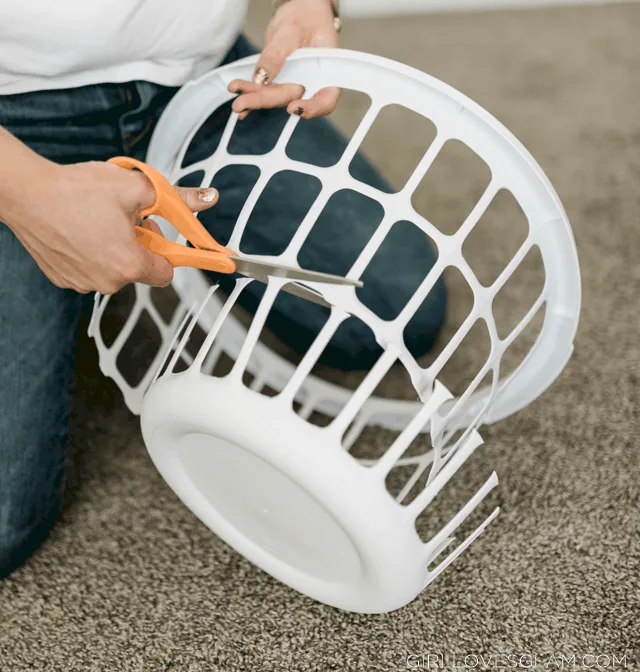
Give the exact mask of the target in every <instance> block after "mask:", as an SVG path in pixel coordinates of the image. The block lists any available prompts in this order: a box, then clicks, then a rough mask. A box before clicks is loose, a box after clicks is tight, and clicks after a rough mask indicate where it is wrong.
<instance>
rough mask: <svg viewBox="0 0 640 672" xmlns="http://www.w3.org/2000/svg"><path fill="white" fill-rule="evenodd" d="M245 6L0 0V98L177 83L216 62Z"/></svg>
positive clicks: (215, 1) (230, 2)
mask: <svg viewBox="0 0 640 672" xmlns="http://www.w3.org/2000/svg"><path fill="white" fill-rule="evenodd" d="M246 10H247V0H0V95H4V94H11V93H24V92H27V91H39V90H43V89H64V88H71V87H76V86H83V85H85V84H96V83H106V82H127V81H132V80H146V81H151V82H155V83H157V84H162V85H165V86H179V85H180V84H184V82H186V81H188V80H189V79H192V78H194V77H197V76H199V75H201V74H202V73H204V72H206V71H208V70H211V69H212V68H215V67H216V66H217V65H218V64H219V63H220V61H221V60H222V59H223V57H224V55H225V54H226V52H227V51H228V50H229V48H230V47H231V46H232V44H233V43H234V41H235V40H236V38H237V37H238V35H239V34H240V32H241V31H242V24H243V22H244V18H245V14H246Z"/></svg>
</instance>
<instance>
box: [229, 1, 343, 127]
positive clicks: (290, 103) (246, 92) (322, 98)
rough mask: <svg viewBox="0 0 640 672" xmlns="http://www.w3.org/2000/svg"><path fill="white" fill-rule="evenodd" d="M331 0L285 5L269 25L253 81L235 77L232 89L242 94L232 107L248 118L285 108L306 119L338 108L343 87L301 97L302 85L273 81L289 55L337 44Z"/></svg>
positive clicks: (296, 2)
mask: <svg viewBox="0 0 640 672" xmlns="http://www.w3.org/2000/svg"><path fill="white" fill-rule="evenodd" d="M337 46H338V34H337V31H336V28H335V26H334V23H333V10H332V6H331V0H289V1H288V2H285V3H284V4H283V5H281V6H280V7H279V9H278V11H277V12H276V13H275V14H274V16H273V18H272V19H271V22H270V23H269V26H268V27H267V33H266V40H265V46H264V49H263V50H262V53H261V54H260V58H259V60H258V64H257V65H256V69H255V72H254V76H253V81H252V82H249V81H246V80H242V79H234V80H233V81H232V82H230V84H229V91H231V92H232V93H238V94H239V95H238V97H237V98H236V99H235V100H234V101H233V104H232V109H233V111H234V112H238V113H240V117H239V118H240V119H244V118H245V117H246V116H247V115H248V114H249V111H250V110H257V109H260V108H271V107H285V106H286V108H287V112H289V114H298V115H299V116H301V117H304V118H305V119H311V118H313V117H319V116H322V115H325V114H329V113H330V112H332V111H333V110H334V109H335V106H336V104H337V102H338V98H339V97H340V89H337V88H334V87H332V88H327V89H321V90H320V91H318V92H317V93H316V94H315V95H314V96H313V97H312V98H309V99H307V100H301V99H302V96H303V95H304V87H302V86H301V85H299V84H273V83H272V82H273V80H274V79H275V77H276V75H277V74H278V73H279V72H280V70H281V69H282V66H283V65H284V62H285V61H286V60H287V58H288V57H289V55H290V54H291V53H293V52H294V51H295V50H296V49H299V48H301V47H337Z"/></svg>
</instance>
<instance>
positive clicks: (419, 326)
mask: <svg viewBox="0 0 640 672" xmlns="http://www.w3.org/2000/svg"><path fill="white" fill-rule="evenodd" d="M253 52H254V50H253V49H252V47H251V46H250V45H249V43H248V42H247V41H246V40H245V39H244V38H240V39H239V40H238V41H237V43H236V44H235V45H234V47H233V48H232V50H231V51H230V52H229V54H228V55H227V58H226V61H227V62H231V61H234V60H237V59H238V58H242V57H244V56H247V55H249V54H251V53H253ZM175 91H176V89H173V88H167V87H161V86H157V85H155V84H151V83H149V82H130V83H126V84H122V85H119V84H101V85H95V86H86V87H81V88H78V89H71V90H60V91H45V92H36V93H28V94H20V95H14V96H2V97H0V125H2V126H4V127H5V128H7V130H9V131H10V132H12V133H13V134H14V135H16V136H17V137H18V138H20V139H21V140H22V141H23V142H25V143H26V144H27V145H29V146H30V147H31V148H32V149H34V150H35V151H36V152H38V153H39V154H41V155H43V156H46V157H47V158H49V159H52V160H54V161H56V162H58V163H75V162H82V161H90V160H92V161H96V160H97V161H104V160H106V159H108V158H110V157H112V156H116V155H123V154H124V155H131V156H135V157H137V158H141V159H143V158H144V156H145V153H146V149H147V144H148V141H149V138H150V135H151V131H152V130H153V128H154V125H155V123H156V120H157V119H158V117H159V115H160V114H161V112H162V110H163V109H164V107H165V106H166V104H167V102H168V101H169V100H170V99H171V97H172V96H173V95H174V94H175ZM229 109H230V106H229V105H227V106H223V108H221V109H220V110H218V111H216V112H215V113H214V114H213V115H212V116H211V117H210V119H209V120H208V122H207V123H206V124H205V125H204V127H203V129H202V130H201V131H200V132H199V133H198V135H197V137H196V139H195V141H194V143H193V146H192V148H191V149H190V150H189V153H188V154H187V160H188V161H190V160H192V159H196V158H197V157H198V154H202V153H203V152H204V153H207V152H210V151H211V148H212V147H213V146H214V145H215V144H216V143H217V141H218V140H219V137H220V134H221V132H222V128H223V126H224V123H225V122H226V119H227V118H228V115H229ZM285 120H286V112H284V111H282V110H281V111H269V112H252V113H251V114H250V115H249V117H248V118H247V119H246V120H245V121H243V122H240V123H239V125H238V126H239V128H238V133H237V134H235V135H234V138H233V142H232V147H231V150H230V151H235V152H238V153H240V152H242V153H245V152H247V153H260V152H261V151H266V150H268V149H269V147H270V146H273V143H274V142H275V138H276V137H277V135H278V134H279V132H280V129H281V127H282V125H283V123H284V121H285ZM345 144H346V141H345V140H344V138H343V137H342V136H341V135H340V134H339V133H338V132H337V131H336V130H335V129H334V128H333V126H331V125H330V123H329V122H328V121H326V120H324V119H322V120H313V121H301V122H300V124H299V126H298V129H297V131H296V134H295V136H294V138H293V139H292V144H291V145H290V153H291V154H292V155H299V156H300V157H301V158H304V160H306V161H311V162H313V163H318V164H320V165H330V164H331V163H332V162H334V161H335V160H336V158H337V156H338V155H339V154H340V152H341V150H342V149H343V148H344V146H345ZM0 160H1V157H0ZM352 170H353V173H354V175H355V176H356V177H358V178H359V179H361V180H362V181H364V182H368V183H369V184H372V185H373V186H376V187H378V188H379V189H381V190H384V191H386V190H388V186H387V184H386V183H385V182H384V181H383V179H382V178H381V177H380V176H379V175H378V173H377V172H376V171H375V169H374V168H373V167H372V166H371V165H370V164H369V163H368V162H367V161H366V160H365V159H364V158H363V157H362V156H358V157H357V158H356V160H355V162H354V164H353V166H352ZM191 179H192V180H193V179H194V178H191ZM254 181H255V175H254V173H253V171H252V169H251V168H250V167H248V166H241V167H239V168H237V169H234V170H226V171H222V172H220V173H219V174H218V175H217V176H216V178H214V186H216V187H218V188H219V190H220V194H221V196H220V201H219V204H218V205H217V206H216V207H215V208H214V210H213V211H211V212H209V213H207V215H206V217H205V218H204V222H205V224H206V225H207V226H208V228H210V230H211V231H212V232H213V234H214V236H215V237H216V238H218V239H219V240H220V242H223V243H224V242H225V237H226V236H228V232H229V230H230V228H231V226H232V224H233V222H234V221H235V219H236V217H237V215H238V213H239V211H240V208H241V207H242V204H243V203H244V200H245V199H246V197H247V195H248V191H249V190H250V187H251V185H252V184H253V182H254ZM185 183H189V178H188V179H187V180H185ZM198 184H199V182H198ZM317 190H318V185H317V184H316V183H315V182H314V180H312V179H306V178H304V176H302V175H299V174H294V173H283V174H280V176H279V178H278V179H277V180H275V181H274V183H273V184H271V185H269V187H268V189H267V190H266V191H265V195H264V197H263V198H262V199H261V200H260V201H259V203H258V204H257V207H256V211H255V215H254V217H253V218H252V220H250V222H249V226H248V228H247V232H246V235H245V237H244V239H243V242H242V247H241V249H242V250H243V251H246V252H249V253H250V252H252V251H254V252H261V253H270V252H271V251H276V250H278V249H282V246H284V245H285V244H286V242H287V241H288V240H289V239H290V237H291V235H292V234H293V230H294V229H295V226H296V224H299V223H300V221H301V220H302V217H303V216H304V214H305V212H306V211H307V210H308V208H309V207H310V205H311V202H312V201H313V199H314V198H315V195H316V194H317ZM381 216H382V212H381V211H380V207H379V206H378V205H377V204H376V203H375V202H373V201H369V200H367V199H363V197H361V196H359V195H358V194H356V193H355V192H352V191H343V192H339V193H338V194H337V195H336V197H335V198H333V199H332V200H331V201H330V203H329V205H328V207H327V209H326V210H325V211H324V213H323V214H322V215H321V217H320V218H319V220H318V223H317V225H316V228H315V229H314V234H313V235H312V236H311V238H310V240H309V241H308V244H306V245H305V247H303V249H302V251H301V254H300V262H301V264H302V265H303V266H307V267H309V268H313V269H315V270H322V271H326V272H330V273H339V274H344V273H345V272H346V271H347V269H348V268H349V266H350V265H351V263H352V262H353V261H354V259H355V257H356V256H357V254H358V252H359V251H360V250H361V249H362V247H363V246H364V244H365V243H366V241H367V240H368V239H369V237H370V235H371V231H372V230H373V229H374V228H375V226H376V225H377V223H378V221H379V220H380V218H381ZM347 228H348V235H345V234H344V233H343V232H344V231H345V229H347ZM434 258H435V256H434V253H433V251H432V250H431V248H430V246H429V244H428V242H427V239H426V236H424V235H423V234H422V233H420V232H419V231H418V230H417V229H415V227H413V228H411V227H410V225H407V223H405V224H400V225H398V226H396V227H394V229H392V233H391V236H390V237H389V239H387V241H386V242H385V243H384V244H383V248H382V249H381V251H380V253H379V254H378V255H377V256H376V257H375V258H374V262H373V263H372V266H371V268H370V269H368V271H367V274H366V275H365V277H364V279H365V288H366V289H365V290H363V294H362V300H363V301H364V302H365V303H367V304H368V305H369V306H370V307H371V308H372V309H373V310H374V311H376V312H377V313H378V314H380V315H381V317H383V318H385V319H390V318H392V317H394V316H395V315H396V314H397V313H398V312H399V310H400V309H401V308H402V306H403V305H404V303H405V302H406V301H407V299H408V298H409V297H410V295H411V293H412V291H413V289H415V287H416V286H417V284H418V283H419V282H420V280H421V279H422V278H423V277H424V275H425V274H426V272H427V271H428V270H429V268H431V266H432V265H433V262H434ZM221 280H222V282H223V284H227V283H228V282H229V278H222V279H221ZM253 285H255V287H254V286H253ZM261 291H263V288H261V287H260V285H259V283H252V284H251V285H250V287H249V288H248V291H246V292H245V293H244V295H243V297H242V301H243V303H244V305H245V307H246V308H248V309H249V310H251V309H253V308H255V305H256V304H257V302H258V300H259V296H260V293H261ZM87 298H89V299H91V297H90V296H89V297H86V296H85V297H83V296H80V295H78V294H76V293H75V292H73V291H71V290H65V289H60V288H58V287H56V286H54V285H53V284H52V283H51V282H50V281H49V280H48V279H47V278H46V277H45V275H44V274H43V273H42V272H41V271H40V269H39V268H38V266H37V265H36V263H35V262H34V261H33V259H32V258H31V257H30V256H29V254H28V253H27V252H26V250H25V249H24V248H23V247H22V245H21V244H20V243H19V242H18V240H17V239H16V238H15V236H14V235H13V233H12V232H11V231H10V230H9V229H8V228H7V227H6V226H4V225H3V224H1V223H0V578H2V577H3V576H6V575H8V574H9V573H10V572H11V571H12V570H13V569H14V568H15V567H17V566H18V565H19V564H21V563H22V562H23V561H24V560H25V558H27V557H28V556H29V555H30V554H31V553H32V552H33V551H34V550H35V549H36V548H37V547H38V546H39V545H40V544H41V543H42V542H43V541H44V539H45V538H46V537H47V535H48V532H49V530H50V528H51V526H52V525H53V522H54V520H55V518H56V516H57V514H58V510H59V507H60V501H61V493H62V487H63V477H64V452H65V445H66V442H67V436H68V421H69V409H70V397H71V389H72V385H73V381H74V377H75V370H74V358H75V347H76V343H77V338H78V325H79V321H80V318H81V316H82V311H83V310H84V309H86V308H87V307H88V305H89V303H90V301H87ZM444 310H445V293H444V287H443V285H442V284H441V283H440V284H438V285H437V286H436V288H435V289H434V290H433V291H432V292H431V294H430V296H429V297H428V298H427V300H426V301H425V303H424V305H423V307H422V308H421V309H420V311H419V312H418V314H417V316H416V318H414V319H413V320H412V322H411V324H410V326H409V328H408V329H407V331H406V334H405V339H406V342H407V345H408V347H409V348H410V349H411V351H412V352H413V353H414V354H416V355H419V354H422V353H424V352H426V351H427V350H428V349H429V348H430V347H431V345H432V344H433V341H434V338H435V336H436V334H437V332H438V330H439V328H440V326H441V324H442V321H443V318H444ZM324 319H325V311H324V309H323V308H322V307H320V306H316V305H315V304H311V303H307V302H302V301H301V300H299V299H297V298H295V297H289V295H287V294H283V295H282V296H280V297H279V298H278V301H277V303H276V305H275V307H274V311H273V313H272V316H271V320H270V327H271V328H272V329H273V330H274V331H275V332H276V333H277V334H278V335H279V336H280V338H282V339H283V340H284V341H285V342H287V343H289V344H290V345H291V346H292V347H293V348H294V349H295V350H296V351H298V352H300V353H302V352H304V351H305V349H306V348H307V347H308V346H309V344H310V343H311V342H312V340H313V338H314V336H315V335H316V334H317V332H318V330H319V328H320V326H321V324H322V322H323V321H324ZM379 352H380V349H379V347H378V345H377V343H376V342H375V340H374V339H373V336H372V334H371V332H370V331H369V330H368V328H366V327H365V325H363V324H362V323H359V322H358V321H357V320H355V318H351V319H350V320H348V321H347V322H346V323H345V325H344V327H343V328H342V329H341V330H340V331H339V332H338V333H336V336H335V337H334V339H333V340H332V342H331V344H330V347H329V348H328V349H327V352H326V353H325V355H324V356H323V362H324V363H325V364H328V365H332V366H336V367H341V368H344V369H364V368H368V367H369V366H371V364H372V363H373V362H374V361H375V359H376V357H377V356H378V354H379Z"/></svg>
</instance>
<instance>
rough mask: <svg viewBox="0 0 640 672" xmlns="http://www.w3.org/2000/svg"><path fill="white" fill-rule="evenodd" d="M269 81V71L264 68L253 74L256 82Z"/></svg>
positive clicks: (264, 82)
mask: <svg viewBox="0 0 640 672" xmlns="http://www.w3.org/2000/svg"><path fill="white" fill-rule="evenodd" d="M268 81H269V73H268V72H267V71H266V70H265V69H264V68H258V69H257V70H256V72H255V74H254V75H253V83H254V84H266V83H267V82H268Z"/></svg>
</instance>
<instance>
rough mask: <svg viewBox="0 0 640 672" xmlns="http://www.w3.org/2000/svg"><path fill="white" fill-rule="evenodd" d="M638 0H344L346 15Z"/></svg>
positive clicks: (629, 0) (343, 8)
mask: <svg viewBox="0 0 640 672" xmlns="http://www.w3.org/2000/svg"><path fill="white" fill-rule="evenodd" d="M616 1H618V2H637V0H341V4H340V6H341V10H342V13H343V14H344V16H345V18H348V17H350V16H352V17H364V16H384V15H387V16H388V15H392V14H416V13H421V12H442V11H464V10H482V9H497V8H500V7H502V8H504V9H520V8H521V9H526V8H530V7H542V6H545V5H578V4H601V3H605V2H616Z"/></svg>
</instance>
